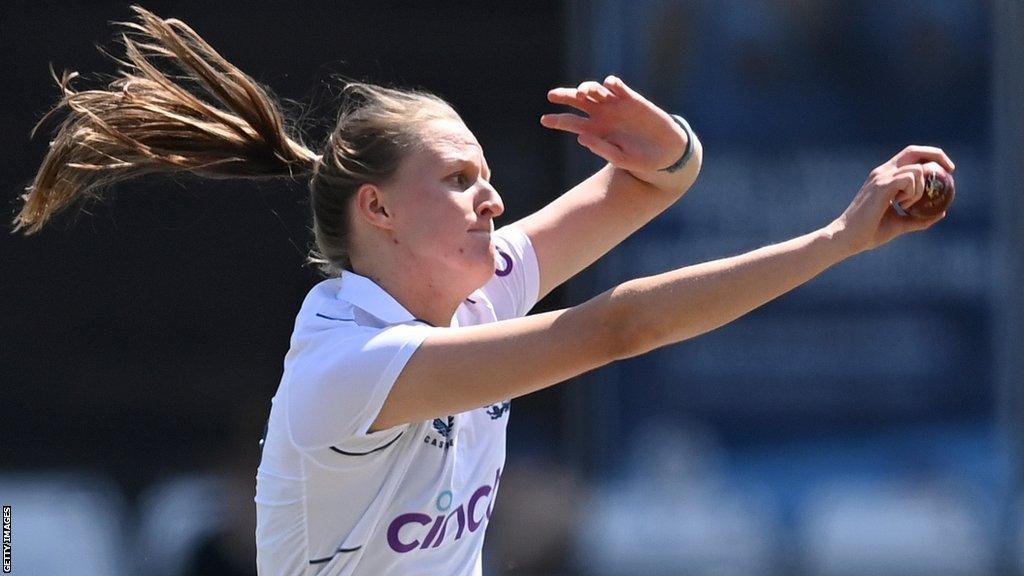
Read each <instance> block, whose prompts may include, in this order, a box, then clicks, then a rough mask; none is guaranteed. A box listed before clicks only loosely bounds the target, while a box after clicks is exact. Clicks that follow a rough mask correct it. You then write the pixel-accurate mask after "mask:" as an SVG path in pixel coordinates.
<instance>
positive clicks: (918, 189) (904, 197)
mask: <svg viewBox="0 0 1024 576" xmlns="http://www.w3.org/2000/svg"><path fill="white" fill-rule="evenodd" d="M924 172H925V170H924V166H922V165H920V164H908V165H906V166H904V167H902V168H899V169H897V170H896V171H895V172H894V173H893V177H894V178H895V177H897V176H904V175H906V176H908V177H909V182H910V185H909V186H908V185H907V184H906V180H901V182H902V183H903V185H902V186H903V187H901V188H898V189H897V191H896V195H895V196H894V197H893V201H894V202H895V203H896V204H899V206H900V208H902V209H904V210H906V209H907V208H910V207H911V206H913V205H914V204H915V203H916V202H917V201H918V200H920V199H921V198H922V197H923V196H924V187H925V182H924Z"/></svg>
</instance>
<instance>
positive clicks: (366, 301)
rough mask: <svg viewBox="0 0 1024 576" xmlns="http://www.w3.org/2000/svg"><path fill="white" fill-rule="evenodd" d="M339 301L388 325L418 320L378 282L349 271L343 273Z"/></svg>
mask: <svg viewBox="0 0 1024 576" xmlns="http://www.w3.org/2000/svg"><path fill="white" fill-rule="evenodd" d="M338 300H344V301H345V302H348V303H349V304H352V305H353V306H355V307H357V308H359V309H361V310H363V311H364V312H366V313H368V314H372V315H373V316H375V317H377V318H379V319H381V320H383V321H384V322H387V323H388V324H402V323H405V322H409V321H410V320H415V319H416V317H415V316H413V315H412V314H411V313H410V312H409V311H408V310H406V309H405V307H404V306H402V305H401V304H399V303H398V300H395V299H394V297H393V296H391V294H388V293H387V292H386V291H385V290H384V289H383V288H381V287H380V286H378V285H377V283H376V282H374V281H373V280H370V279H369V278H367V277H365V276H360V275H359V274H356V273H355V272H351V271H348V270H345V271H343V272H342V273H341V289H340V290H338Z"/></svg>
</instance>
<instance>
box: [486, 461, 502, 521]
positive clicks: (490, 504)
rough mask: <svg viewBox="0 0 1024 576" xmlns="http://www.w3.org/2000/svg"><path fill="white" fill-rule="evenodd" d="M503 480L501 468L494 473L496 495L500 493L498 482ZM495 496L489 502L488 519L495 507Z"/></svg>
mask: <svg viewBox="0 0 1024 576" xmlns="http://www.w3.org/2000/svg"><path fill="white" fill-rule="evenodd" d="M499 482H501V468H498V471H497V472H495V473H494V496H497V495H498V483H499ZM494 496H491V501H490V502H489V503H488V504H487V519H488V520H490V519H491V510H493V509H494Z"/></svg>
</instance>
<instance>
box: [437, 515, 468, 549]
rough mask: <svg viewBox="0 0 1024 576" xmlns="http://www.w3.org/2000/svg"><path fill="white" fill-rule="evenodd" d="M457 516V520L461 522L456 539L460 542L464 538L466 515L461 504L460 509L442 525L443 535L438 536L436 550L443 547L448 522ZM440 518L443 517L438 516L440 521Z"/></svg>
mask: <svg viewBox="0 0 1024 576" xmlns="http://www.w3.org/2000/svg"><path fill="white" fill-rule="evenodd" d="M456 514H458V516H456V518H457V519H458V521H459V531H458V532H456V533H455V539H456V540H458V539H459V538H462V530H463V529H464V528H465V527H466V513H465V512H464V511H463V510H462V504H459V507H458V508H456V509H455V511H454V512H452V513H451V514H449V515H448V517H447V518H445V519H444V524H442V525H441V533H440V534H438V535H437V541H436V542H434V548H437V547H438V546H440V545H441V542H442V541H443V540H444V531H445V530H446V529H447V528H448V520H450V519H451V517H452V516H455V515H456ZM440 518H441V517H440V516H438V519H440Z"/></svg>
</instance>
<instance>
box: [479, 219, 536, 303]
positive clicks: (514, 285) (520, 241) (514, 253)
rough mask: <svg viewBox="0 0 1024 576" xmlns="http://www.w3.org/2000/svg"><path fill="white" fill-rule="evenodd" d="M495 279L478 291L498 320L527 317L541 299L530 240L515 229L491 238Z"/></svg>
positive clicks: (509, 227)
mask: <svg viewBox="0 0 1024 576" xmlns="http://www.w3.org/2000/svg"><path fill="white" fill-rule="evenodd" d="M494 247H495V249H496V253H497V258H496V260H495V270H494V277H493V278H491V280H490V281H489V282H488V283H487V284H485V285H484V287H483V288H481V290H482V291H483V292H484V294H485V295H486V296H487V298H488V300H490V302H491V305H492V306H493V307H494V313H495V316H496V317H497V319H498V320H508V319H510V318H519V317H521V316H526V314H527V312H529V311H530V309H531V308H533V306H534V305H535V304H536V303H537V300H538V298H539V295H540V268H539V266H538V264H537V254H536V253H535V252H534V251H533V244H531V243H530V238H529V237H528V236H527V235H526V233H525V232H523V231H522V230H520V229H518V228H516V227H514V226H505V227H504V228H502V229H500V230H498V231H497V232H495V234H494Z"/></svg>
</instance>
